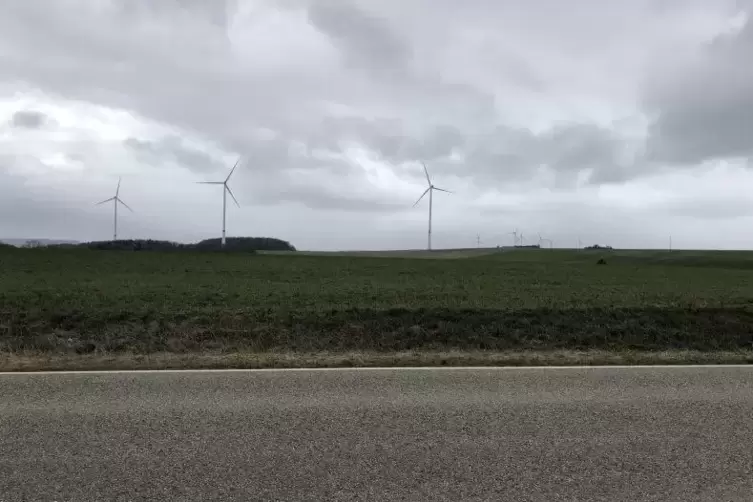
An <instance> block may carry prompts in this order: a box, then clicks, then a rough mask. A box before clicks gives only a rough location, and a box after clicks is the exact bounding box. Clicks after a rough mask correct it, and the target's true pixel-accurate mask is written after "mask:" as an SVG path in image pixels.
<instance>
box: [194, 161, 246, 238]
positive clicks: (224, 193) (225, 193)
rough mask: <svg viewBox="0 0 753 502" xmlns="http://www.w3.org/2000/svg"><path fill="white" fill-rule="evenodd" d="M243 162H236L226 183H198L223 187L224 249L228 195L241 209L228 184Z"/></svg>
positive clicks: (199, 182)
mask: <svg viewBox="0 0 753 502" xmlns="http://www.w3.org/2000/svg"><path fill="white" fill-rule="evenodd" d="M240 161H241V159H238V160H237V161H235V165H234V166H233V168H232V169H231V170H230V174H228V175H227V178H225V180H224V181H197V182H196V183H198V184H200V185H222V247H223V248H224V247H225V240H226V239H225V235H226V232H225V222H226V220H227V194H230V197H232V198H233V202H235V205H236V206H238V207H241V205H240V204H238V200H237V199H236V198H235V195H233V191H232V190H230V187H229V186H228V184H227V182H228V181H230V177H231V176H232V175H233V173H234V172H235V168H236V167H238V163H239V162H240Z"/></svg>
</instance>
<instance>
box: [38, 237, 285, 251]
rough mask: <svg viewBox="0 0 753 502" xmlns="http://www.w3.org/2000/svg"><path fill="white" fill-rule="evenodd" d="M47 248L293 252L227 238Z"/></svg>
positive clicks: (273, 242)
mask: <svg viewBox="0 0 753 502" xmlns="http://www.w3.org/2000/svg"><path fill="white" fill-rule="evenodd" d="M46 247H48V248H68V249H71V248H86V249H96V250H112V251H238V252H255V251H295V250H296V249H295V247H294V246H293V245H292V244H291V243H289V242H288V241H284V240H282V239H275V238H274V237H228V238H227V240H226V243H225V247H224V248H223V247H222V240H221V239H219V238H215V239H204V240H203V241H199V242H196V243H191V244H183V243H180V242H173V241H161V240H152V239H122V240H120V239H119V240H116V241H94V242H82V243H78V244H52V245H49V246H46Z"/></svg>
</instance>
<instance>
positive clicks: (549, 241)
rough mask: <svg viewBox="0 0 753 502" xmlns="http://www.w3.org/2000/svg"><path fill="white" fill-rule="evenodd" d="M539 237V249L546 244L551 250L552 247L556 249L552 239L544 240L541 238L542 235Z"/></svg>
mask: <svg viewBox="0 0 753 502" xmlns="http://www.w3.org/2000/svg"><path fill="white" fill-rule="evenodd" d="M538 235H539V247H541V244H542V243H544V242H547V243H549V249H552V247H554V243H553V242H552V239H544V238H543V237H542V236H541V234H538Z"/></svg>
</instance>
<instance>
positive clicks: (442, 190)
mask: <svg viewBox="0 0 753 502" xmlns="http://www.w3.org/2000/svg"><path fill="white" fill-rule="evenodd" d="M421 165H422V166H424V174H426V183H427V184H428V185H429V186H428V188H427V189H426V190H425V191H424V193H422V194H421V197H419V198H418V200H417V201H416V203H415V204H413V207H416V206H417V205H418V203H419V202H421V199H423V198H424V196H425V195H426V194H427V193H428V194H429V239H428V247H427V249H428V250H429V251H431V212H432V205H433V202H434V197H433V195H434V191H439V192H447V193H452V192H450V191H449V190H445V189H444V188H437V187H435V186H434V184H432V182H431V178H430V177H429V170H428V169H426V164H424V163H423V162H421Z"/></svg>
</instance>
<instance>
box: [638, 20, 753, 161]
mask: <svg viewBox="0 0 753 502" xmlns="http://www.w3.org/2000/svg"><path fill="white" fill-rule="evenodd" d="M751 58H753V22H752V21H751V20H750V18H748V20H747V21H746V22H745V24H744V26H743V27H742V29H740V30H739V31H738V32H737V33H734V34H730V35H723V36H718V37H716V38H715V39H714V40H713V41H711V42H710V43H708V44H707V45H706V46H704V47H703V48H702V49H701V50H700V53H699V54H698V57H696V58H693V59H692V62H691V63H689V64H684V65H682V66H681V67H680V68H678V67H677V66H676V65H670V66H669V68H668V71H667V72H666V73H660V74H658V75H657V76H655V77H654V78H652V79H651V80H650V81H649V84H648V86H647V88H646V90H645V96H644V106H645V108H646V110H647V111H648V112H649V113H650V114H652V115H653V116H654V117H655V119H654V121H653V123H652V124H651V127H650V130H649V139H648V144H647V153H648V156H649V158H650V159H652V160H653V161H657V162H667V163H674V164H690V165H692V164H697V163H701V162H704V161H708V160H714V159H725V158H736V157H744V158H750V157H751V156H752V155H753V139H751V135H750V131H752V130H753V92H752V91H753V67H752V66H751V65H750V63H749V61H750V60H751Z"/></svg>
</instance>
